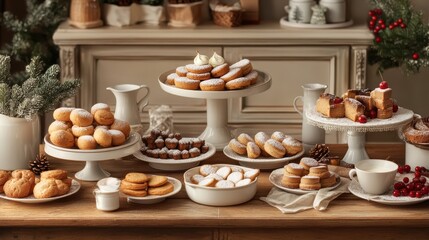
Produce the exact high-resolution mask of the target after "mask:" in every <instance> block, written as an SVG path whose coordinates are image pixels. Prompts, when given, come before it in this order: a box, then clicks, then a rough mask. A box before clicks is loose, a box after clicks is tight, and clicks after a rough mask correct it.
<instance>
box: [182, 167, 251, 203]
mask: <svg viewBox="0 0 429 240" xmlns="http://www.w3.org/2000/svg"><path fill="white" fill-rule="evenodd" d="M212 166H216V167H218V168H220V167H223V166H229V167H239V168H242V169H243V170H244V171H245V172H246V171H249V170H252V169H251V168H246V167H242V166H237V165H229V164H213V165H212ZM199 169H200V167H194V168H191V169H189V170H188V171H186V172H185V173H184V174H183V178H184V182H185V189H186V193H187V194H188V196H189V198H190V199H191V200H192V201H194V202H196V203H199V204H204V205H210V206H231V205H237V204H241V203H244V202H247V201H249V200H251V199H252V198H253V197H254V196H255V194H256V187H257V182H258V178H255V180H253V181H252V182H251V183H250V184H248V185H245V186H240V187H234V188H215V187H204V186H199V185H197V184H193V183H192V182H191V177H192V176H193V175H195V174H199Z"/></svg>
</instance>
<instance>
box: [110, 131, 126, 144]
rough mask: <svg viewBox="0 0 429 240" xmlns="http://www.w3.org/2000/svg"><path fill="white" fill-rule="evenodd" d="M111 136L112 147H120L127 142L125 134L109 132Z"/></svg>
mask: <svg viewBox="0 0 429 240" xmlns="http://www.w3.org/2000/svg"><path fill="white" fill-rule="evenodd" d="M108 131H109V133H110V135H112V146H119V145H122V144H124V142H125V134H124V133H123V132H121V131H119V130H116V129H110V130H108Z"/></svg>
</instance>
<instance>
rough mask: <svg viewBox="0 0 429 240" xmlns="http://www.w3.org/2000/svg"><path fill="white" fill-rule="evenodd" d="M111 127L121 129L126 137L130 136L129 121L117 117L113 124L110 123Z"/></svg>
mask: <svg viewBox="0 0 429 240" xmlns="http://www.w3.org/2000/svg"><path fill="white" fill-rule="evenodd" d="M110 129H115V130H119V131H121V132H122V133H123V134H124V135H125V138H128V136H129V135H130V132H131V127H130V124H129V123H128V122H127V121H122V120H120V119H115V121H114V122H113V124H112V125H110Z"/></svg>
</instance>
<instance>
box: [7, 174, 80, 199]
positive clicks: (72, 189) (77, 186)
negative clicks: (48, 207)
mask: <svg viewBox="0 0 429 240" xmlns="http://www.w3.org/2000/svg"><path fill="white" fill-rule="evenodd" d="M79 189H80V183H79V182H78V181H76V180H74V179H73V180H72V185H71V186H70V191H69V192H68V193H66V194H64V195H61V196H57V197H51V198H40V199H39V198H35V197H34V196H33V195H30V196H28V197H26V198H11V197H8V196H6V195H5V194H4V193H0V198H3V199H6V200H10V201H14V202H21V203H44V202H50V201H54V200H57V199H60V198H65V197H68V196H70V195H73V194H75V193H77V191H79Z"/></svg>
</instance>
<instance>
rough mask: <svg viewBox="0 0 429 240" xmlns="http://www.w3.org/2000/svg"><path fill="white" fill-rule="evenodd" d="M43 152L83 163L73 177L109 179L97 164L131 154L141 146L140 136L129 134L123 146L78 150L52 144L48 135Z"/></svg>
mask: <svg viewBox="0 0 429 240" xmlns="http://www.w3.org/2000/svg"><path fill="white" fill-rule="evenodd" d="M44 140H45V152H46V154H48V155H49V156H52V157H55V158H59V159H64V160H70V161H85V162H86V164H85V167H84V168H83V169H82V170H80V171H79V172H77V173H76V174H75V177H76V178H77V179H79V180H83V181H98V180H100V179H102V178H105V177H109V176H110V173H109V172H107V171H105V170H104V169H102V168H101V166H100V164H99V162H100V161H105V160H110V159H117V158H121V157H125V156H128V155H131V154H133V153H134V152H136V151H138V150H140V148H141V147H142V146H143V143H142V141H141V137H140V134H138V133H136V132H134V133H131V134H130V136H129V137H128V139H127V141H125V143H124V144H122V145H119V146H116V147H109V148H99V149H93V150H80V149H75V148H63V147H58V146H55V145H54V144H52V142H51V141H50V140H49V134H48V135H46V136H45V139H44Z"/></svg>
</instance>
